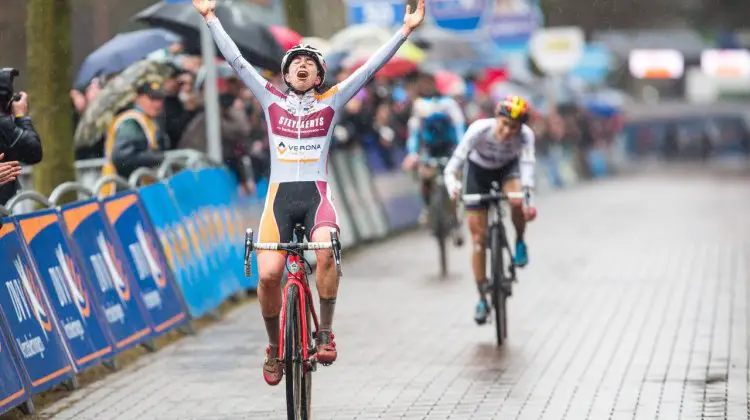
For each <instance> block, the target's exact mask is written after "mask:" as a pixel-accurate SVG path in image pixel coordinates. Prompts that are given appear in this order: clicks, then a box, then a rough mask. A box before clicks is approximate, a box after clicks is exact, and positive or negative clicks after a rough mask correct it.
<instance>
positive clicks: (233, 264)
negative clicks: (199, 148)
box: [198, 168, 257, 289]
mask: <svg viewBox="0 0 750 420" xmlns="http://www.w3.org/2000/svg"><path fill="white" fill-rule="evenodd" d="M198 180H199V182H200V183H201V184H202V185H210V186H211V189H213V190H214V193H215V201H214V202H213V205H211V206H210V207H212V208H211V210H209V212H210V215H211V216H212V217H213V224H214V226H215V229H216V232H217V234H218V237H219V238H221V239H220V241H219V252H220V254H221V263H222V265H224V266H225V267H226V268H227V269H228V270H230V272H231V273H232V274H233V275H234V276H235V278H236V279H237V281H238V282H239V284H240V287H242V288H244V289H251V288H255V287H256V286H257V277H255V278H254V279H247V278H245V274H244V272H245V270H244V268H243V267H244V262H243V261H244V257H245V256H244V244H245V242H244V241H245V229H247V227H243V226H241V225H238V224H237V221H236V220H235V218H234V207H235V206H238V205H240V203H239V199H238V198H239V197H238V194H237V190H238V183H237V180H236V178H234V177H233V176H232V174H230V173H229V171H228V170H227V169H225V168H208V169H203V170H201V171H199V172H198ZM253 266H255V264H253Z"/></svg>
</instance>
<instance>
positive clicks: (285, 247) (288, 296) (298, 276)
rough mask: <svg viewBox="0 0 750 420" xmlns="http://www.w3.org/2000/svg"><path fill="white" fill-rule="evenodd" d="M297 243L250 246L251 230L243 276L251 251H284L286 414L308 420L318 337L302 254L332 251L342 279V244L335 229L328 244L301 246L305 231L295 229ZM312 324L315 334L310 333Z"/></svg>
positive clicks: (247, 273)
mask: <svg viewBox="0 0 750 420" xmlns="http://www.w3.org/2000/svg"><path fill="white" fill-rule="evenodd" d="M294 236H295V238H296V240H297V241H298V242H289V243H260V242H259V243H253V230H252V229H248V230H247V231H246V232H245V276H247V277H250V275H251V271H252V269H251V268H252V267H251V264H252V251H253V250H254V249H258V250H267V251H286V252H287V260H286V270H287V282H286V285H285V286H284V295H283V297H282V303H281V324H280V334H279V356H278V357H279V360H281V362H282V363H283V366H284V376H285V378H286V413H287V419H288V420H309V419H310V418H312V415H311V405H310V403H311V400H312V373H313V372H315V370H316V369H317V365H318V362H317V359H316V358H315V345H314V343H315V337H316V335H317V333H318V315H317V314H316V312H315V305H314V304H313V301H312V292H311V290H310V283H309V282H308V280H307V274H308V271H307V270H308V269H309V270H310V274H311V273H312V269H311V268H310V264H309V263H307V261H306V260H305V256H304V254H303V252H304V251H311V250H320V249H331V250H333V259H334V261H335V262H336V271H337V272H338V276H339V277H341V242H339V236H338V232H337V231H336V229H331V242H304V240H305V228H304V227H303V226H302V225H299V224H298V225H296V226H295V227H294ZM311 322H312V324H313V326H314V327H315V328H314V331H315V332H312V331H313V330H311V329H310V323H311Z"/></svg>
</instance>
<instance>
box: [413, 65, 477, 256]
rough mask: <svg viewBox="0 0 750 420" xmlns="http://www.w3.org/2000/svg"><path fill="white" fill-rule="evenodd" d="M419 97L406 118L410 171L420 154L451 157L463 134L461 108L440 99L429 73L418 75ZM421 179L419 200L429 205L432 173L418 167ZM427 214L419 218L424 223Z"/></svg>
mask: <svg viewBox="0 0 750 420" xmlns="http://www.w3.org/2000/svg"><path fill="white" fill-rule="evenodd" d="M418 88H419V91H420V97H419V98H418V99H417V100H416V101H414V105H413V106H412V112H411V118H409V138H408V141H407V143H406V149H407V152H408V153H409V154H408V155H407V156H406V158H405V159H404V163H403V167H404V169H405V170H410V169H413V168H414V166H415V165H417V163H418V162H419V159H420V155H421V154H424V155H425V156H426V157H433V158H442V157H450V156H451V154H452V153H453V150H454V149H455V148H456V145H458V142H459V140H460V139H461V136H463V134H464V130H465V128H466V127H465V125H466V121H465V119H464V114H463V112H462V111H461V107H460V106H459V105H458V102H456V101H455V100H454V99H453V98H451V97H450V96H442V95H440V93H439V92H438V90H437V87H436V86H435V78H434V77H433V76H432V75H430V74H424V73H422V74H420V75H419V79H418ZM419 172H420V175H421V177H422V199H423V200H424V203H425V206H427V205H429V200H430V195H431V194H432V185H433V182H432V178H433V176H432V174H431V173H430V171H429V170H427V168H424V167H422V168H420V171H419ZM425 219H426V213H423V214H422V215H421V216H420V221H421V222H422V223H424V222H425V221H426V220H425ZM454 240H455V241H456V243H457V244H460V242H461V237H460V236H459V234H458V231H456V236H455V237H454Z"/></svg>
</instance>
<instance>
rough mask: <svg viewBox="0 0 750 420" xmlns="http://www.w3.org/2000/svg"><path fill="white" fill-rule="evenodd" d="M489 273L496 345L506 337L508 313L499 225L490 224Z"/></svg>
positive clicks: (500, 343)
mask: <svg viewBox="0 0 750 420" xmlns="http://www.w3.org/2000/svg"><path fill="white" fill-rule="evenodd" d="M489 233H490V270H491V271H490V273H491V279H492V309H493V312H495V333H496V334H497V345H498V346H501V345H502V344H503V341H505V339H506V338H507V337H508V314H507V311H506V307H505V299H506V298H507V295H506V293H505V289H504V283H505V270H504V269H503V239H502V234H503V233H502V231H501V229H500V226H498V225H493V226H490V232H489Z"/></svg>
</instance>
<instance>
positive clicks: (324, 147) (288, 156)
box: [208, 19, 406, 183]
mask: <svg viewBox="0 0 750 420" xmlns="http://www.w3.org/2000/svg"><path fill="white" fill-rule="evenodd" d="M208 27H209V28H210V29H211V33H212V35H213V38H214V40H215V41H216V45H217V46H218V47H219V50H220V51H221V53H222V54H223V55H224V58H226V60H227V62H228V63H229V64H230V65H231V66H232V68H234V71H235V72H236V73H237V75H238V76H239V77H240V78H241V79H242V80H243V81H244V82H245V84H246V85H247V87H248V89H250V91H251V92H252V93H253V95H255V97H256V98H258V101H260V103H261V105H262V106H263V110H264V112H265V114H266V121H267V123H268V128H269V130H268V141H269V143H270V146H271V179H270V182H271V183H280V182H300V181H325V182H327V181H328V152H329V148H330V145H331V134H332V133H333V128H334V126H335V124H336V121H337V119H338V117H339V115H340V112H341V109H342V108H343V107H344V105H345V104H346V103H347V102H349V100H350V99H351V98H352V97H354V95H355V94H356V93H357V92H358V91H359V90H360V89H362V87H363V86H364V85H365V83H367V81H368V80H369V79H370V78H371V77H372V76H373V75H374V74H375V73H376V72H377V71H378V70H380V68H381V67H382V66H383V65H385V64H386V63H387V62H388V60H390V59H391V57H393V55H394V54H395V53H396V51H397V50H398V49H399V47H400V46H401V44H403V43H404V41H405V40H406V37H405V36H404V34H403V33H402V31H398V33H396V34H395V35H394V36H393V38H391V40H390V41H388V43H387V44H385V45H384V46H383V47H381V48H380V49H379V50H378V51H377V53H375V55H373V56H372V57H371V58H370V59H369V60H368V61H367V63H365V65H363V66H362V67H360V68H359V69H357V71H355V72H354V73H353V74H352V75H351V76H350V77H348V78H347V79H346V80H344V81H343V82H341V83H339V84H338V85H336V86H334V87H332V88H331V89H329V90H328V91H327V92H325V93H323V94H316V93H315V92H313V91H310V92H308V93H307V94H305V95H303V96H300V95H296V94H293V93H290V94H285V93H283V92H281V91H279V90H278V89H276V88H275V87H274V86H273V85H271V84H270V83H269V82H267V81H266V80H265V79H264V78H263V77H262V76H261V75H260V74H258V72H257V71H256V70H255V69H254V68H253V67H252V66H251V65H250V63H248V62H247V61H246V60H245V59H244V58H242V55H241V54H240V51H239V49H238V48H237V46H236V45H235V43H234V42H233V41H232V39H231V38H230V37H229V35H227V33H226V32H225V31H224V28H223V27H222V26H221V23H220V22H219V20H218V19H212V20H210V21H209V22H208Z"/></svg>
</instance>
